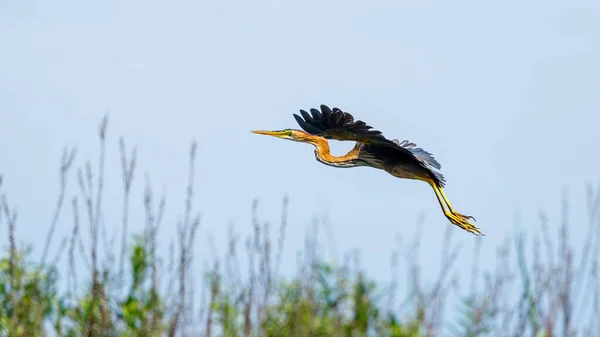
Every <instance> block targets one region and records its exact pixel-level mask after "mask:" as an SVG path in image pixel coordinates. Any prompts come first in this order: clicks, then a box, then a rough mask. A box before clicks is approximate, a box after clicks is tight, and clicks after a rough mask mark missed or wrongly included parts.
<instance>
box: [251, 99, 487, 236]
mask: <svg viewBox="0 0 600 337" xmlns="http://www.w3.org/2000/svg"><path fill="white" fill-rule="evenodd" d="M320 108H321V110H320V111H319V110H318V109H314V108H313V109H310V114H309V113H308V112H307V111H304V110H300V115H301V116H299V115H297V114H294V118H295V119H296V121H297V122H298V124H299V125H300V127H301V128H302V129H303V130H304V131H302V130H295V129H284V130H277V131H264V130H253V131H252V132H253V133H256V134H261V135H268V136H274V137H277V138H282V139H288V140H293V141H296V142H303V143H309V144H312V145H313V146H314V147H315V157H316V159H317V160H318V161H319V162H321V163H323V164H326V165H329V166H333V167H359V166H368V167H373V168H376V169H381V170H384V171H386V172H388V173H389V174H391V175H393V176H394V177H397V178H404V179H415V180H421V181H424V182H426V183H428V184H429V185H430V186H431V187H432V188H433V190H434V192H435V195H436V197H437V200H438V202H439V204H440V207H441V208H442V211H443V212H444V215H445V216H446V218H447V219H448V220H449V221H450V222H451V223H452V224H454V225H456V226H458V227H460V228H462V229H464V230H466V231H468V232H470V233H473V234H475V235H483V234H482V233H481V231H480V230H479V229H478V228H477V227H475V225H473V224H471V223H470V222H469V220H471V219H473V220H475V218H473V217H472V216H469V215H463V214H460V213H458V212H456V211H455V210H454V208H452V205H450V202H449V201H448V198H447V197H446V194H445V193H444V185H445V179H444V176H443V175H442V174H441V173H439V172H438V171H437V170H439V169H440V168H441V165H440V164H439V163H438V162H437V160H436V159H435V158H434V157H433V155H432V154H431V153H429V152H427V151H425V150H423V149H421V148H418V147H417V146H416V144H414V143H412V142H409V141H407V140H404V141H402V142H400V141H398V140H397V139H393V140H389V139H387V138H386V137H384V136H383V135H382V133H381V132H380V131H378V130H375V129H373V127H371V126H369V125H367V124H366V123H365V122H363V121H361V120H354V117H353V116H352V115H351V114H350V113H348V112H344V111H342V110H340V109H338V108H333V109H330V108H329V107H328V106H326V105H321V107H320ZM328 139H334V140H341V141H344V140H346V141H355V142H356V144H355V145H354V148H353V149H352V150H350V152H348V153H347V154H345V155H343V156H339V157H337V156H333V155H332V154H331V153H330V149H329V142H328Z"/></svg>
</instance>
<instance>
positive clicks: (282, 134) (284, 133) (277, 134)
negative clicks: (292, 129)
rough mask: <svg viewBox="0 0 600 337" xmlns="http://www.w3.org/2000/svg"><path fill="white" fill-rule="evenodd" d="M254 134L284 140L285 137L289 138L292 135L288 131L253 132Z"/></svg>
mask: <svg viewBox="0 0 600 337" xmlns="http://www.w3.org/2000/svg"><path fill="white" fill-rule="evenodd" d="M252 133H256V134H259V135H267V136H273V137H277V138H283V137H285V136H289V134H290V133H289V132H287V131H265V130H252Z"/></svg>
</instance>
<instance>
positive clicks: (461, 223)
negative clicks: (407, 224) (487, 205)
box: [430, 182, 484, 235]
mask: <svg viewBox="0 0 600 337" xmlns="http://www.w3.org/2000/svg"><path fill="white" fill-rule="evenodd" d="M430 184H431V187H433V190H434V191H435V196H436V197H437V199H438V202H439V203H440V207H441V208H442V211H443V212H444V215H445V216H446V218H447V219H448V220H450V222H451V223H452V224H453V225H456V226H458V227H460V228H462V229H464V230H466V231H467V232H469V233H473V234H475V235H484V234H483V233H481V230H479V228H477V227H475V225H473V224H472V223H470V222H469V219H473V217H471V216H467V215H462V214H460V213H457V212H455V211H454V210H453V209H452V206H450V203H449V202H448V199H447V198H446V197H445V194H444V190H443V189H442V188H440V187H439V186H437V184H436V183H435V182H430ZM446 204H447V206H448V209H446V207H445V206H446Z"/></svg>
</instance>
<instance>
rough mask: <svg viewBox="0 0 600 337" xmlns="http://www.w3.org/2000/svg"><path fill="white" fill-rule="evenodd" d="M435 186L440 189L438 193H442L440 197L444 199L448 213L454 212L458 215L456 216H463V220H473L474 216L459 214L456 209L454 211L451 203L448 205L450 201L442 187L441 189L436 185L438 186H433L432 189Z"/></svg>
mask: <svg viewBox="0 0 600 337" xmlns="http://www.w3.org/2000/svg"><path fill="white" fill-rule="evenodd" d="M435 188H437V189H438V190H439V191H440V194H441V195H442V198H443V199H444V202H445V203H446V205H448V210H449V211H450V213H452V214H454V215H456V216H458V217H461V218H463V219H465V220H467V221H468V220H470V219H473V220H475V218H474V217H472V216H470V215H462V214H460V213H458V212H456V211H455V210H454V209H453V208H452V205H450V201H449V200H448V197H447V196H446V193H444V189H443V188H441V187H438V186H436V187H434V189H435Z"/></svg>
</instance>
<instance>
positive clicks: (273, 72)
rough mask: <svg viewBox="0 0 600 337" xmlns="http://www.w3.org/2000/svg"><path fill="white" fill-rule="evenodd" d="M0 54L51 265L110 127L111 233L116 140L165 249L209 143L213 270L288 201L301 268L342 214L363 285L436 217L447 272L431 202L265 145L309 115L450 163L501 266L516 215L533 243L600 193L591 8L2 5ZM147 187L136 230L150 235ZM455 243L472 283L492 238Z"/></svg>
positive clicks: (420, 191)
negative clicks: (326, 109)
mask: <svg viewBox="0 0 600 337" xmlns="http://www.w3.org/2000/svg"><path fill="white" fill-rule="evenodd" d="M0 46H2V47H1V52H0V134H1V135H2V141H1V142H0V154H1V157H0V158H1V159H0V160H1V161H0V172H2V173H3V174H4V177H5V179H4V180H5V182H4V187H3V190H4V191H5V192H7V193H8V194H9V197H10V201H11V203H13V204H16V205H17V208H18V210H19V212H20V214H19V225H18V233H17V234H18V238H19V239H20V240H23V241H27V242H31V243H34V244H36V245H38V246H39V245H41V244H42V242H43V241H44V238H45V234H46V228H47V224H48V223H49V221H50V217H51V214H52V209H53V207H54V202H55V198H56V190H57V185H58V175H57V169H58V163H59V159H60V153H61V150H62V147H63V146H64V145H77V146H78V148H79V155H80V157H79V159H80V160H79V161H78V164H79V165H81V164H82V161H81V159H83V157H82V155H85V156H86V158H90V157H92V158H95V151H96V149H97V142H96V130H97V126H96V125H97V123H98V121H99V120H100V118H101V117H102V115H103V114H104V113H105V111H107V110H108V111H109V112H110V126H109V137H110V138H109V145H110V147H109V149H110V153H109V157H108V163H107V165H109V166H108V167H109V168H110V170H111V172H109V175H108V178H109V179H111V180H110V182H109V185H110V186H109V187H108V189H107V194H106V196H107V199H105V200H106V201H105V205H107V207H110V208H111V209H110V210H107V216H109V217H112V218H111V219H107V220H106V221H107V223H110V222H111V221H112V222H113V223H114V225H113V224H109V226H117V225H118V222H119V221H120V218H119V216H120V207H121V198H122V197H121V194H120V190H119V189H118V187H119V184H120V181H121V177H120V171H119V169H120V167H119V163H118V152H117V150H118V146H117V145H118V143H117V141H118V136H120V135H125V136H126V141H127V143H128V145H136V146H138V149H139V159H140V160H139V163H138V164H139V165H138V168H140V169H142V170H147V171H149V172H150V174H151V178H152V181H153V182H154V183H155V185H157V188H158V189H159V190H160V188H161V187H162V186H163V185H166V186H167V192H168V196H169V198H170V199H169V202H168V205H167V206H168V213H167V216H168V217H167V218H166V220H168V222H166V223H165V225H164V226H163V229H162V233H161V235H162V238H166V237H170V236H172V235H173V234H174V228H175V220H176V218H177V214H178V213H179V212H181V210H182V209H183V207H182V206H183V202H182V196H183V193H184V188H185V178H186V172H187V171H186V170H187V154H188V146H189V143H190V141H191V140H192V139H196V140H197V141H198V143H199V153H198V154H199V160H198V176H197V180H196V181H197V184H196V187H197V195H198V198H197V199H196V200H197V202H196V205H197V207H198V208H199V209H200V210H201V211H202V213H203V214H204V218H203V225H202V227H201V231H200V234H199V235H200V241H199V245H198V246H199V248H198V252H204V251H205V250H206V248H205V242H206V233H207V232H210V233H213V234H214V235H215V237H216V238H217V244H219V246H220V247H223V248H224V246H225V242H224V237H225V236H224V235H225V233H226V230H225V229H226V228H227V225H228V223H229V222H230V221H234V223H235V226H236V229H237V231H238V232H242V233H246V232H248V231H249V229H250V221H249V220H250V206H251V200H252V198H254V197H258V198H259V199H260V216H261V218H262V219H263V220H270V221H272V222H274V224H277V223H278V219H279V212H280V204H281V198H282V196H283V195H284V194H286V193H287V194H289V195H290V202H291V205H290V217H291V219H292V221H291V222H290V226H289V229H288V244H289V245H288V248H289V250H288V251H287V252H286V258H287V260H286V261H288V262H289V263H295V253H294V249H296V248H299V247H301V245H302V242H301V239H300V237H301V236H302V234H303V233H304V232H305V230H306V226H308V225H309V224H310V221H311V217H312V216H313V214H321V213H327V214H328V216H329V218H330V221H331V225H332V227H333V231H334V233H335V240H336V243H337V248H338V251H339V252H345V251H348V250H349V249H353V248H358V249H360V251H361V254H362V255H361V256H362V258H361V260H362V261H363V265H365V266H366V268H367V269H368V270H369V271H371V272H372V273H373V275H375V276H378V277H386V278H387V277H388V275H389V272H388V270H389V269H388V268H389V253H390V252H391V251H392V249H394V248H395V244H396V235H397V234H398V233H401V234H402V235H403V236H404V237H405V238H406V239H410V238H411V237H412V236H413V233H414V229H415V222H416V220H417V218H418V216H419V214H420V213H421V212H425V214H426V220H425V223H424V225H423V228H422V231H423V232H424V233H427V237H426V238H425V240H424V242H423V244H422V252H423V254H424V255H423V261H424V266H425V268H426V269H427V266H431V270H432V271H433V270H435V271H437V269H436V268H435V266H437V263H438V261H439V251H440V246H441V242H442V237H443V233H444V230H445V228H446V223H447V221H446V219H445V218H444V217H443V216H442V213H441V212H440V210H439V206H438V204H437V202H436V200H435V195H434V193H433V192H432V190H431V189H430V188H429V187H428V186H427V185H426V184H424V183H420V182H414V181H406V180H399V179H396V178H393V177H391V176H389V175H388V174H386V173H384V172H382V171H375V170H371V169H366V168H358V169H347V170H343V169H334V168H331V167H327V166H324V165H322V164H320V163H318V162H316V161H315V159H314V155H313V153H312V147H311V146H308V145H304V144H298V143H293V142H287V141H283V140H278V139H274V138H268V137H264V136H258V135H254V134H251V133H250V130H251V129H280V128H286V127H297V125H296V123H295V121H294V119H293V117H292V114H293V113H295V112H297V111H298V109H308V108H311V107H315V106H318V105H319V104H321V103H324V104H328V105H330V106H337V107H339V108H341V109H343V110H347V111H349V112H351V113H353V114H354V116H355V117H356V118H357V119H362V120H364V121H366V122H367V123H369V124H370V125H372V126H374V127H375V128H377V129H379V130H381V131H382V132H383V133H384V134H385V135H386V136H388V137H390V138H399V139H401V140H402V139H409V140H410V141H413V142H415V143H417V145H419V146H421V147H423V148H424V149H426V150H427V151H429V152H431V153H433V154H434V155H435V157H436V158H437V159H438V160H439V162H440V163H441V164H442V172H443V174H444V175H445V177H446V179H447V181H448V184H447V194H448V197H449V198H450V201H451V202H452V203H453V205H454V206H455V208H456V209H457V210H458V211H459V212H462V213H465V214H470V215H473V216H475V217H476V218H477V220H478V222H477V225H478V226H480V228H481V229H482V230H483V231H484V232H485V233H486V234H487V237H486V238H485V239H484V245H483V252H482V254H483V257H484V258H492V257H493V253H494V250H495V248H496V247H497V245H498V244H499V243H501V242H502V241H503V239H504V238H505V235H507V234H509V233H511V232H512V231H513V229H514V226H513V219H514V214H515V211H516V210H520V212H521V214H522V218H523V222H522V226H524V227H528V228H529V227H532V228H535V227H536V226H538V221H537V214H538V211H539V210H540V209H545V210H547V211H548V212H549V213H550V215H551V216H554V219H558V218H557V216H558V214H559V212H560V207H559V206H560V197H561V190H562V188H563V187H567V188H568V189H569V191H570V195H571V196H572V197H573V201H574V202H580V201H583V196H584V184H585V182H586V181H593V182H598V179H599V175H598V166H599V165H600V159H599V158H600V156H598V155H597V144H598V143H599V141H600V136H598V135H597V133H596V131H597V129H598V123H599V121H600V118H599V117H598V111H599V110H600V96H599V95H598V92H600V3H599V2H597V1H593V0H588V1H585V0H573V1H568V2H567V1H522V0H519V1H517V0H509V1H495V2H490V1H485V2H484V1H430V0H425V1H370V2H366V1H339V0H338V1H322V0H321V1H316V0H305V1H298V2H283V1H279V2H278V1H264V0H254V1H210V2H209V1H126V2H125V1H102V2H99V3H93V4H90V3H86V4H83V3H81V2H76V1H52V2H47V1H0ZM351 146H352V145H351V144H339V145H338V144H335V146H334V150H335V152H336V153H342V152H343V151H344V150H346V149H349V148H351ZM141 173H142V171H138V176H137V179H136V183H137V189H135V190H134V193H135V194H134V197H135V198H136V199H134V202H133V209H134V212H136V213H134V214H132V221H135V220H141V219H142V214H141V213H140V212H139V210H140V205H141V191H142V184H141V183H142V182H143V176H142V174H141ZM73 178H74V177H73ZM70 186H71V187H75V186H76V180H75V179H71V182H70ZM71 191H75V190H74V189H72V190H71ZM584 208H585V205H584V203H581V202H580V203H579V204H575V205H573V210H572V211H571V214H572V219H573V226H574V227H576V228H574V229H577V228H581V229H583V228H587V227H586V226H587V224H586V223H585V214H584V210H585V209H584ZM70 213H71V212H70V208H67V209H66V211H65V213H64V214H63V219H64V220H65V222H63V223H62V224H61V228H60V229H59V231H58V233H59V234H61V235H62V234H66V233H68V231H69V230H70V226H71V221H70ZM141 226H142V225H141V222H139V223H136V224H132V228H138V229H139V228H141ZM42 229H43V230H42ZM0 230H1V231H2V233H5V228H2V229H0ZM454 237H455V238H456V239H459V240H460V241H461V242H463V243H464V244H465V248H466V251H464V252H463V254H462V255H461V256H462V259H463V261H464V263H463V266H465V267H466V266H468V264H469V263H470V258H469V257H468V256H467V254H468V253H469V252H470V247H471V245H472V242H474V240H475V237H473V236H472V235H470V234H468V233H466V232H463V231H461V230H460V229H458V228H456V229H455V232H454ZM572 237H573V240H581V238H582V234H579V235H578V234H576V233H573V234H572ZM0 242H1V243H2V244H5V243H6V239H5V235H2V236H1V239H0ZM162 245H163V247H166V246H167V242H166V240H163V241H162Z"/></svg>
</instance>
